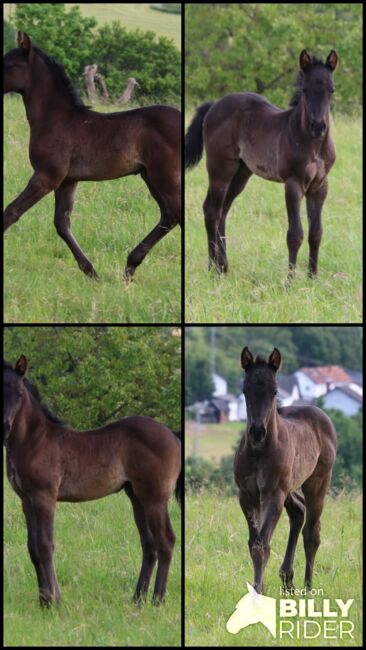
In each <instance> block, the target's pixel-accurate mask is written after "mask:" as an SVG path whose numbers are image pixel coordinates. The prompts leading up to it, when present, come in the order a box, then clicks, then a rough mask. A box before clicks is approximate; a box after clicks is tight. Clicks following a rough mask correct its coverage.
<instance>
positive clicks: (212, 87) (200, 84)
mask: <svg viewBox="0 0 366 650" xmlns="http://www.w3.org/2000/svg"><path fill="white" fill-rule="evenodd" d="M362 24H363V22H362V4H344V3H341V4H337V3H327V4H326V3H314V4H312V3H293V4H287V3H285V4H280V3H274V4H269V3H264V4H258V3H207V4H203V3H198V4H196V3H188V4H187V5H186V6H185V52H186V61H185V68H186V100H187V103H188V105H189V106H191V107H192V108H193V107H194V106H195V105H196V104H197V103H200V102H204V101H211V100H217V99H219V98H220V97H222V96H223V95H226V94H228V93H233V92H245V91H250V92H256V93H259V94H260V95H265V96H266V97H267V98H268V99H269V100H270V101H271V102H272V103H274V104H276V105H278V106H279V107H280V108H283V109H285V108H286V107H287V106H288V104H289V101H290V99H291V95H292V94H293V87H292V86H293V79H294V73H295V72H296V71H297V70H298V67H299V65H298V62H299V54H300V52H301V51H302V50H303V49H308V50H309V51H310V52H311V53H312V54H314V55H315V56H317V58H320V59H323V61H324V60H325V58H326V56H327V55H328V54H329V52H330V50H332V49H334V50H336V52H337V54H338V57H339V66H338V68H337V70H336V72H335V75H334V78H335V83H336V93H335V96H334V108H335V110H337V111H341V112H345V113H351V114H353V113H355V114H360V113H361V107H362Z"/></svg>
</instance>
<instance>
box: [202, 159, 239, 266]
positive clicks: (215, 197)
mask: <svg viewBox="0 0 366 650" xmlns="http://www.w3.org/2000/svg"><path fill="white" fill-rule="evenodd" d="M238 164H239V161H238V160H227V159H224V160H218V159H216V158H215V161H214V163H212V162H208V163H207V170H208V176H209V187H208V192H207V196H206V198H205V201H204V204H203V212H204V215H205V225H206V231H207V240H208V256H209V269H210V268H211V267H212V266H215V268H216V270H217V271H219V273H221V272H224V273H225V272H226V271H227V268H228V263H227V257H226V251H225V245H224V244H223V237H224V233H225V219H226V214H225V217H224V221H223V223H222V226H221V234H219V228H220V223H221V221H222V219H223V206H224V201H225V198H226V195H227V192H228V189H229V187H230V183H231V181H232V180H233V178H234V176H235V174H236V172H237V171H238Z"/></svg>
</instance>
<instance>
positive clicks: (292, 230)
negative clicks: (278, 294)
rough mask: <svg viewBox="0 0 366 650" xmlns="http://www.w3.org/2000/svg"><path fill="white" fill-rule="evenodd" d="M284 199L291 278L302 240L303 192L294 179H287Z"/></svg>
mask: <svg viewBox="0 0 366 650" xmlns="http://www.w3.org/2000/svg"><path fill="white" fill-rule="evenodd" d="M285 197H286V207H287V216H288V231H287V247H288V252H289V278H291V277H293V275H294V271H295V267H296V259H297V253H298V250H299V248H300V246H301V244H302V240H303V238H304V231H303V229H302V225H301V218H300V203H301V199H302V197H303V191H302V188H301V185H300V183H299V181H298V180H297V179H296V178H289V179H288V180H287V181H286V183H285Z"/></svg>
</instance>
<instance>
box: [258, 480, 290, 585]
mask: <svg viewBox="0 0 366 650" xmlns="http://www.w3.org/2000/svg"><path fill="white" fill-rule="evenodd" d="M284 502H285V494H284V493H283V492H282V490H277V491H276V492H273V493H271V494H266V495H264V496H263V495H262V496H261V524H260V530H259V536H258V537H257V539H256V540H255V542H254V544H253V547H252V558H253V564H254V588H255V590H256V591H257V592H258V593H262V590H263V573H264V569H265V567H266V564H267V562H268V558H269V554H270V550H271V547H270V541H271V539H272V535H273V532H274V529H275V527H276V525H277V522H278V520H279V518H280V515H281V512H282V509H283V505H284Z"/></svg>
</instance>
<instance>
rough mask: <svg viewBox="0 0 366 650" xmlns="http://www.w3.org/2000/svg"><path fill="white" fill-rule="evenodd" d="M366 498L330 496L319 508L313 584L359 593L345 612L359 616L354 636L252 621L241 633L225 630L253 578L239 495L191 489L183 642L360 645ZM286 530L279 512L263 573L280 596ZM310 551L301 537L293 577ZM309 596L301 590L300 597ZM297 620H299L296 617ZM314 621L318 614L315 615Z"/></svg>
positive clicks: (339, 593) (270, 590) (268, 590)
mask: <svg viewBox="0 0 366 650" xmlns="http://www.w3.org/2000/svg"><path fill="white" fill-rule="evenodd" d="M361 513H362V505H361V496H360V494H357V493H356V494H352V495H347V494H340V495H338V496H337V497H333V498H331V497H330V496H328V497H327V499H326V501H325V509H324V512H323V515H322V532H321V545H320V547H319V550H318V553H317V555H316V559H315V568H314V580H313V587H314V588H316V589H317V588H322V589H323V590H324V595H323V596H322V597H321V598H319V597H317V596H314V600H315V603H316V604H317V606H320V605H321V603H322V599H323V598H329V599H331V602H332V603H334V600H333V599H335V598H341V599H342V600H343V601H347V600H348V599H354V603H353V604H352V606H351V608H350V614H349V616H348V618H349V619H350V620H351V621H352V622H353V623H354V626H355V627H354V639H353V640H350V639H348V638H347V637H346V638H345V639H343V640H341V639H338V638H336V639H325V638H323V637H318V638H314V639H311V638H307V639H306V640H305V639H304V638H303V636H302V635H300V638H298V639H297V638H296V637H295V639H289V638H286V637H283V638H282V639H281V640H279V639H274V638H273V637H272V636H271V634H270V632H269V631H268V630H267V628H266V627H264V626H263V625H262V624H257V625H251V626H248V627H246V628H245V629H242V630H241V631H240V632H238V634H237V635H235V636H234V635H232V634H230V633H229V632H227V630H226V622H227V620H228V618H229V616H231V614H232V613H233V611H234V609H235V605H236V603H237V602H238V601H239V600H240V598H242V597H243V596H244V594H246V593H247V587H246V582H247V581H248V582H249V583H251V584H252V579H253V575H252V574H253V570H252V563H251V561H250V558H249V551H248V546H247V539H248V532H247V525H246V522H245V519H244V516H243V514H242V512H241V509H240V506H239V501H238V499H237V498H235V497H226V498H223V497H222V495H221V494H220V493H219V492H213V491H207V492H206V491H204V492H202V493H201V494H192V493H188V494H186V499H185V549H186V551H185V642H186V645H187V646H203V647H205V646H215V647H225V646H239V647H243V646H249V647H253V646H255V647H256V646H262V647H272V646H274V647H275V646H278V645H281V646H290V647H291V646H292V647H294V646H299V647H305V646H306V647H308V646H314V647H319V646H321V647H328V646H330V647H331V646H334V647H340V646H360V645H362V612H361V608H362V575H361V558H362V539H361V534H362V521H361V520H362V515H361ZM288 532H289V526H288V520H287V516H286V515H285V514H284V513H283V514H282V515H281V518H280V521H279V523H278V526H277V528H276V530H275V533H274V535H273V539H272V544H271V556H270V559H269V562H268V565H267V568H266V572H265V594H266V595H267V596H271V597H273V598H279V596H280V593H279V588H280V585H281V582H280V578H279V577H278V570H279V567H280V565H281V563H282V560H283V557H284V553H285V547H286V543H287V538H288ZM304 570H305V556H304V550H303V545H302V538H301V536H300V538H299V543H298V547H297V551H296V556H295V563H294V572H295V577H294V583H295V585H296V587H298V588H300V587H303V576H304ZM303 598H304V596H303ZM296 620H300V619H296ZM313 620H314V619H313Z"/></svg>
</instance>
